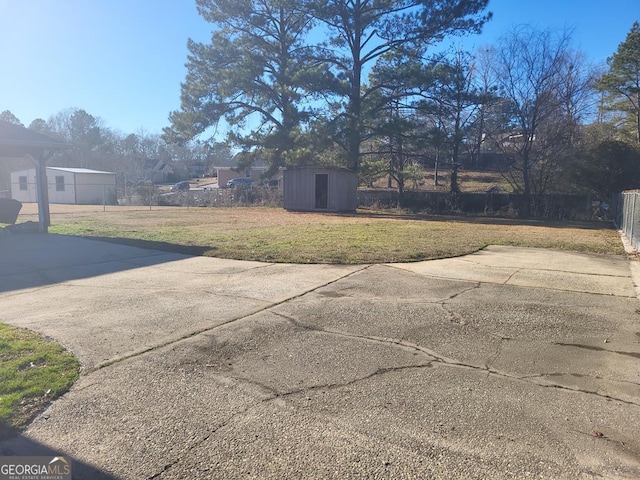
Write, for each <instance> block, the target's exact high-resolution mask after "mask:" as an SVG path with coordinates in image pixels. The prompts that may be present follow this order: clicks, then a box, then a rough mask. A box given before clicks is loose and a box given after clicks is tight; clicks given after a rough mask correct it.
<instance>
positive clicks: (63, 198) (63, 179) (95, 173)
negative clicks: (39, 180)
mask: <svg viewBox="0 0 640 480" xmlns="http://www.w3.org/2000/svg"><path fill="white" fill-rule="evenodd" d="M47 184H48V186H49V189H48V190H49V202H51V203H68V204H84V205H102V204H103V203H108V204H114V203H116V201H117V200H116V174H115V173H112V172H102V171H99V170H90V169H88V168H65V167H47ZM11 198H13V199H15V200H18V201H20V202H36V201H37V192H36V171H35V169H33V168H32V169H29V170H21V171H17V172H12V173H11Z"/></svg>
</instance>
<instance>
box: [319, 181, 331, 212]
mask: <svg viewBox="0 0 640 480" xmlns="http://www.w3.org/2000/svg"><path fill="white" fill-rule="evenodd" d="M328 205H329V174H328V173H316V208H318V209H326V208H327V207H328Z"/></svg>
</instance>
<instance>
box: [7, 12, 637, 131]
mask: <svg viewBox="0 0 640 480" xmlns="http://www.w3.org/2000/svg"><path fill="white" fill-rule="evenodd" d="M489 10H490V11H492V12H493V14H494V18H493V20H492V21H491V22H489V23H488V24H487V25H486V26H485V29H484V32H483V34H482V35H481V36H476V37H472V38H469V39H467V40H466V41H465V45H466V46H467V47H478V46H481V45H483V44H487V43H492V42H493V41H495V40H496V39H497V38H499V37H500V36H501V35H502V34H503V33H504V32H506V31H507V30H509V29H510V28H511V27H513V26H514V25H517V24H532V25H535V26H537V27H541V28H547V27H550V28H557V29H562V28H563V27H565V26H566V27H570V28H573V29H574V34H573V40H574V46H575V47H576V48H578V49H580V50H582V51H584V52H585V53H586V54H587V57H588V58H589V60H590V61H592V62H594V63H601V62H605V60H606V58H607V57H608V56H610V55H611V54H612V53H614V52H615V51H616V49H617V47H618V44H619V43H620V42H622V41H624V39H625V37H626V35H627V33H628V32H629V30H630V29H631V26H632V24H633V22H634V21H635V20H640V2H638V0H608V1H602V0H490V2H489ZM188 38H192V39H194V40H196V41H206V40H207V39H208V38H209V25H208V24H207V23H206V22H204V20H202V19H201V18H200V17H199V16H198V13H197V11H196V7H195V0H0V58H1V62H2V63H1V65H2V72H1V74H0V92H1V94H0V111H3V110H11V111H12V112H13V113H14V115H16V116H17V117H18V118H19V119H20V120H21V121H22V122H23V123H24V124H25V125H28V124H29V123H31V121H32V120H33V119H35V118H38V117H40V118H44V119H47V118H49V116H50V115H52V114H55V113H57V112H59V111H61V110H64V109H66V108H70V107H76V108H82V109H84V110H86V111H87V112H89V113H90V114H92V115H94V116H95V117H100V118H101V119H102V121H103V123H104V125H105V126H106V127H109V128H112V129H114V130H119V131H121V132H123V133H139V132H141V131H144V132H145V133H161V131H162V128H163V127H164V126H166V125H167V124H168V120H167V116H168V114H169V112H170V111H172V110H175V109H177V108H179V106H180V82H181V81H183V80H184V77H185V73H186V69H185V67H184V64H185V62H186V59H187V48H186V44H187V39H188Z"/></svg>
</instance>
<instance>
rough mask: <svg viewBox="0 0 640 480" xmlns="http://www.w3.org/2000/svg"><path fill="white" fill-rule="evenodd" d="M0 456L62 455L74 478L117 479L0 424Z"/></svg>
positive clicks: (92, 479)
mask: <svg viewBox="0 0 640 480" xmlns="http://www.w3.org/2000/svg"><path fill="white" fill-rule="evenodd" d="M0 456H7V457H23V456H38V457H49V456H50V457H51V458H53V457H60V456H62V457H64V458H65V459H66V460H70V461H71V474H72V477H73V478H74V479H78V480H118V478H119V477H116V476H114V475H112V474H110V473H107V472H105V471H103V470H100V469H99V468H97V467H95V466H93V465H90V464H88V463H86V462H83V461H81V460H78V459H77V458H74V457H73V455H69V454H67V453H66V452H64V451H61V450H54V449H53V448H51V447H49V446H47V445H44V444H42V443H39V442H36V441H34V440H32V439H30V438H27V437H25V436H24V435H22V434H21V433H20V432H17V431H8V430H7V428H6V427H3V426H0Z"/></svg>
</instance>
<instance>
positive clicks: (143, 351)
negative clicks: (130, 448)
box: [84, 265, 371, 375]
mask: <svg viewBox="0 0 640 480" xmlns="http://www.w3.org/2000/svg"><path fill="white" fill-rule="evenodd" d="M370 267H371V265H366V266H364V267H361V268H358V269H356V270H353V271H351V272H348V273H347V274H346V275H342V276H341V277H338V278H336V279H334V280H331V281H329V282H326V283H323V284H322V285H317V286H315V287H312V288H309V289H308V290H304V291H303V292H301V293H298V294H296V295H292V296H291V297H288V298H285V299H284V300H281V301H279V302H275V303H268V304H267V305H265V306H264V307H262V308H259V309H257V310H254V311H252V312H250V313H247V314H244V315H240V316H238V317H233V318H230V319H228V320H226V321H224V322H222V323H219V324H217V325H214V326H211V327H204V328H200V329H198V330H194V331H191V332H188V333H186V334H184V335H182V336H180V337H179V338H174V339H171V340H167V341H166V342H163V343H160V344H156V345H151V346H150V347H147V348H143V349H141V350H137V351H135V352H131V353H128V354H125V355H122V356H120V357H116V358H112V359H109V360H107V361H105V362H101V363H99V364H97V365H96V366H94V367H93V368H91V369H87V371H86V372H85V373H84V374H85V375H89V374H90V373H92V372H94V371H96V370H100V369H102V368H106V367H109V366H111V365H114V364H116V363H120V362H122V361H125V360H129V359H131V358H135V357H139V356H141V355H144V354H146V353H150V352H153V351H156V350H159V349H161V348H164V347H167V346H169V345H174V344H177V343H180V342H182V341H184V340H188V339H190V338H193V337H196V336H198V335H200V334H202V333H206V332H212V331H214V330H217V329H218V328H221V327H224V326H226V325H229V324H232V323H235V322H238V321H241V320H244V319H246V318H249V317H252V316H254V315H257V314H259V313H262V312H265V311H267V310H269V309H272V308H275V307H278V306H280V305H283V304H285V303H288V302H291V301H293V300H296V299H298V298H301V297H303V296H305V295H307V294H309V293H311V292H314V291H316V290H319V289H320V288H324V287H327V286H329V285H332V284H334V283H336V282H339V281H340V280H343V279H345V278H348V277H350V276H352V275H355V274H356V273H359V272H362V271H364V270H367V269H368V268H370Z"/></svg>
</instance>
